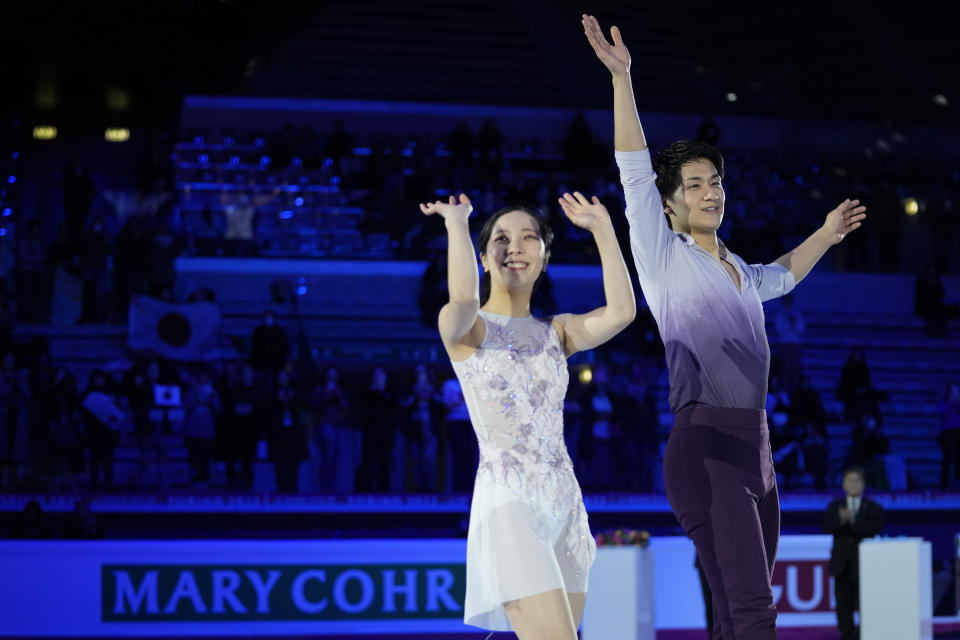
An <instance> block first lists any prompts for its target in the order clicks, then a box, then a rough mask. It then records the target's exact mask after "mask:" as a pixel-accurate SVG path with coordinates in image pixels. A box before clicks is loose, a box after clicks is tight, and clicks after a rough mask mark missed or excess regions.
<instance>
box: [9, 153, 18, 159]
mask: <svg viewBox="0 0 960 640" xmlns="http://www.w3.org/2000/svg"><path fill="white" fill-rule="evenodd" d="M10 157H11V158H13V159H14V160H16V159H17V158H19V157H20V152H19V151H14V152H13V153H12V154H11V156H10Z"/></svg>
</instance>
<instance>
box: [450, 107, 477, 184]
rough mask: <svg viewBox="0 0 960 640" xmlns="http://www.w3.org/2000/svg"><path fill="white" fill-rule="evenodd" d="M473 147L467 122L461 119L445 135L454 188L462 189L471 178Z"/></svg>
mask: <svg viewBox="0 0 960 640" xmlns="http://www.w3.org/2000/svg"><path fill="white" fill-rule="evenodd" d="M473 148H474V142H473V133H472V132H471V131H470V127H469V126H467V123H466V122H464V121H463V120H461V121H459V122H458V123H457V124H456V125H455V126H454V127H453V131H451V132H450V135H449V136H447V150H448V151H450V167H451V169H452V170H453V175H452V176H451V179H452V184H453V186H454V188H455V189H463V188H464V187H465V186H466V185H467V184H469V181H470V180H472V179H473V178H472V177H471V174H472V170H473Z"/></svg>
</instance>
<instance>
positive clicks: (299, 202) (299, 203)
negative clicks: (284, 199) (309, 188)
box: [293, 196, 303, 207]
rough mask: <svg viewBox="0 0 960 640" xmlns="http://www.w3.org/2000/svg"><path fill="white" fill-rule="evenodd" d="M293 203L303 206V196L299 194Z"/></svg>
mask: <svg viewBox="0 0 960 640" xmlns="http://www.w3.org/2000/svg"><path fill="white" fill-rule="evenodd" d="M293 204H295V205H296V206H298V207H302V206H303V198H301V197H300V196H297V197H296V198H295V199H294V201H293Z"/></svg>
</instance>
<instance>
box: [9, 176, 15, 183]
mask: <svg viewBox="0 0 960 640" xmlns="http://www.w3.org/2000/svg"><path fill="white" fill-rule="evenodd" d="M16 181H17V176H10V177H9V178H7V182H9V183H10V184H13V183H14V182H16Z"/></svg>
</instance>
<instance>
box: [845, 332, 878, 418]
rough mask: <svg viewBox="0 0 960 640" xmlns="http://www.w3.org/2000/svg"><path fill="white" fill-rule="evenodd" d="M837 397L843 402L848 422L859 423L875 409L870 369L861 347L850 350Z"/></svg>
mask: <svg viewBox="0 0 960 640" xmlns="http://www.w3.org/2000/svg"><path fill="white" fill-rule="evenodd" d="M837 397H838V398H839V399H840V400H842V401H843V404H844V416H845V418H846V420H847V422H853V423H857V422H859V421H860V416H861V415H863V413H865V412H867V411H870V410H873V409H874V407H873V406H872V405H873V404H875V398H874V394H873V387H872V385H871V384H870V367H869V365H867V359H866V356H864V353H863V349H861V348H859V347H854V348H853V349H851V350H850V355H849V356H848V357H847V361H846V363H844V365H843V371H842V372H841V373H840V385H839V387H837Z"/></svg>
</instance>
